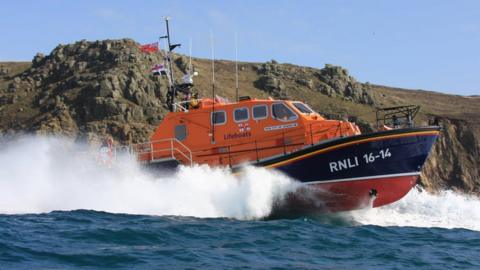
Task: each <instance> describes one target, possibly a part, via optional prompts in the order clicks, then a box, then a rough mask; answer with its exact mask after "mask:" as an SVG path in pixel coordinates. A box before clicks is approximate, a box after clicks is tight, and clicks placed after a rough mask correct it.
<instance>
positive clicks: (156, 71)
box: [150, 64, 167, 75]
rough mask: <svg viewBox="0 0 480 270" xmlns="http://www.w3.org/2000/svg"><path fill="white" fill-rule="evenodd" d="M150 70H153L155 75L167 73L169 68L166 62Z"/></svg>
mask: <svg viewBox="0 0 480 270" xmlns="http://www.w3.org/2000/svg"><path fill="white" fill-rule="evenodd" d="M150 72H152V73H153V75H160V74H162V75H166V74H167V69H166V68H165V64H156V65H155V66H153V67H152V68H151V69H150Z"/></svg>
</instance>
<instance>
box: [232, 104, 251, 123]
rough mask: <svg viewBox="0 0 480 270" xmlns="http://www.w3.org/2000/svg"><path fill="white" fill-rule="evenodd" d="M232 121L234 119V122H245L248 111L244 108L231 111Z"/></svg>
mask: <svg viewBox="0 0 480 270" xmlns="http://www.w3.org/2000/svg"><path fill="white" fill-rule="evenodd" d="M233 119H235V122H243V121H247V120H248V109H247V108H246V107H243V108H238V109H235V110H234V111H233Z"/></svg>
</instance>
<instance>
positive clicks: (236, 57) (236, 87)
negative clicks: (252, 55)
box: [235, 32, 238, 102]
mask: <svg viewBox="0 0 480 270" xmlns="http://www.w3.org/2000/svg"><path fill="white" fill-rule="evenodd" d="M237 47H238V46H237V32H235V99H236V100H237V102H238V49H237Z"/></svg>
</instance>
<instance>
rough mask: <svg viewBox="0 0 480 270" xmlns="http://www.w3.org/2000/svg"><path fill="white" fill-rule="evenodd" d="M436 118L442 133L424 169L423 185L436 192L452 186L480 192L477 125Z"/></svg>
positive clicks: (479, 156) (479, 153)
mask: <svg viewBox="0 0 480 270" xmlns="http://www.w3.org/2000/svg"><path fill="white" fill-rule="evenodd" d="M434 118H435V123H438V124H439V125H440V126H441V127H442V132H441V134H440V137H439V138H438V140H437V142H436V143H435V145H434V147H433V150H432V153H431V154H430V157H429V159H428V162H427V163H426V164H425V167H424V169H423V171H422V184H423V185H424V186H425V187H426V188H427V189H428V190H433V191H439V190H441V189H446V188H449V189H455V190H460V191H465V192H468V193H476V194H480V138H479V137H478V135H476V134H478V133H476V130H475V126H473V125H471V124H470V123H468V122H466V121H464V120H458V119H449V118H446V117H434ZM477 132H478V131H477Z"/></svg>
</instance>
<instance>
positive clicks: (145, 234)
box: [0, 138, 480, 269]
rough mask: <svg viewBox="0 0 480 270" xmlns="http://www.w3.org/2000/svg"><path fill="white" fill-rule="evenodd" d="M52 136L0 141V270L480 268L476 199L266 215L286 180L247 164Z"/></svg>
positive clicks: (414, 199)
mask: <svg viewBox="0 0 480 270" xmlns="http://www.w3.org/2000/svg"><path fill="white" fill-rule="evenodd" d="M84 151H85V148H84V147H81V146H78V145H74V144H71V143H69V142H67V141H65V140H62V139H58V138H35V139H33V138H25V139H23V140H20V141H19V142H16V143H13V144H9V145H3V146H1V147H0V269H77V268H81V269H105V268H114V269H172V268H173V269H198V268H209V269H210V268H212V269H225V268H229V269H230V268H233V269H241V268H258V269H406V268H410V269H447V268H458V269H480V258H479V255H480V199H478V198H476V197H468V196H465V195H461V194H457V193H454V192H451V191H445V192H442V193H440V194H436V195H432V194H428V193H426V192H422V191H420V190H418V189H414V190H412V191H411V192H410V193H409V194H408V195H407V196H406V197H405V198H403V199H402V200H400V201H399V202H397V203H394V204H391V205H389V206H386V207H382V208H374V209H365V210H360V211H352V212H346V213H338V214H312V215H310V216H300V217H296V218H290V219H289V218H276V219H270V218H268V216H269V215H270V214H271V211H272V206H273V205H274V203H275V202H278V201H281V200H282V197H283V195H285V194H286V193H287V192H289V191H291V190H294V189H295V188H296V187H297V186H298V184H297V183H295V181H292V180H291V179H288V178H287V177H285V176H282V175H279V174H276V173H275V172H273V171H267V170H263V169H258V168H247V169H246V173H245V174H243V175H241V176H239V177H234V176H232V175H230V174H229V173H228V171H227V170H223V169H213V168H209V167H207V166H196V167H183V168H180V170H179V171H177V172H164V173H161V174H152V173H148V172H145V171H143V170H142V169H141V168H139V167H138V165H137V164H136V163H135V162H133V161H132V160H131V159H129V158H128V157H122V158H120V159H119V160H118V162H116V163H115V164H114V165H112V166H110V167H109V166H103V165H99V164H98V162H97V161H96V160H95V157H94V156H92V155H90V154H87V153H84Z"/></svg>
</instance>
